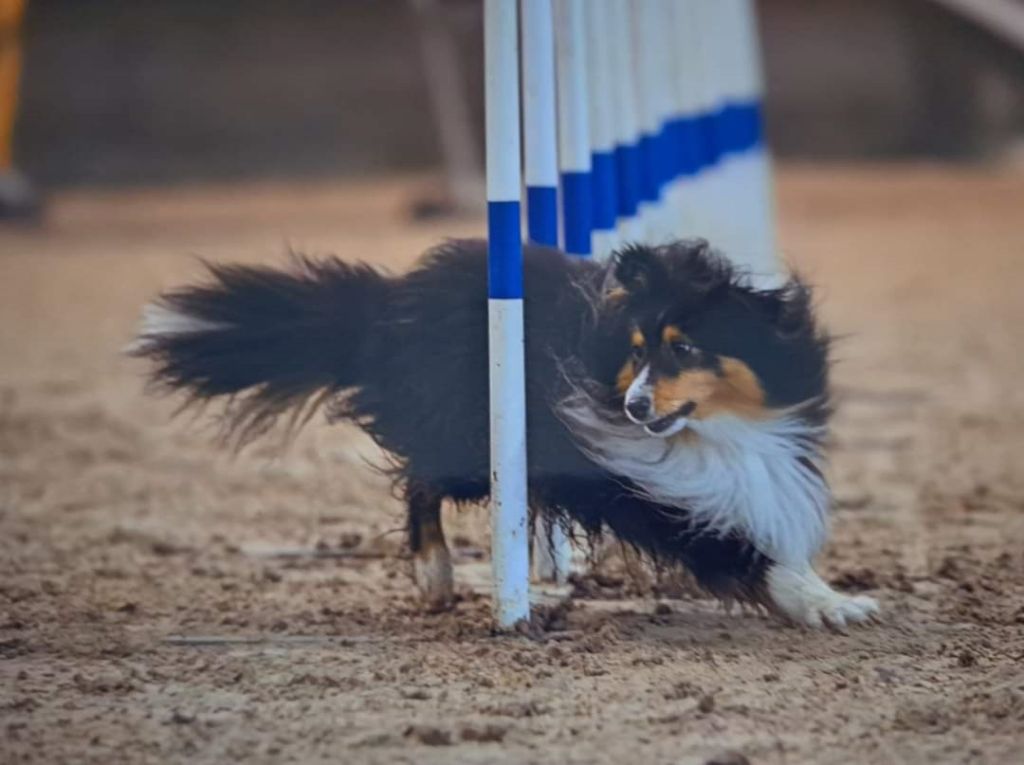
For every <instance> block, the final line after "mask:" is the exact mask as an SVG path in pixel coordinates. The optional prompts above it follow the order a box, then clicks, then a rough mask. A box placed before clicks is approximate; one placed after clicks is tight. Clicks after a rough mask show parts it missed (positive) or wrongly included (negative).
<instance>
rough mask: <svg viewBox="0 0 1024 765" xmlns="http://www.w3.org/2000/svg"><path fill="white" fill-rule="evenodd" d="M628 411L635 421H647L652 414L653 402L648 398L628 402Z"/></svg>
mask: <svg viewBox="0 0 1024 765" xmlns="http://www.w3.org/2000/svg"><path fill="white" fill-rule="evenodd" d="M626 411H627V412H629V416H630V417H632V418H633V419H635V420H646V419H647V418H648V417H649V416H650V414H651V400H650V399H649V398H647V397H640V398H634V399H632V400H631V401H627V402H626Z"/></svg>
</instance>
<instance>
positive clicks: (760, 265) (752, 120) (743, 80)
mask: <svg viewBox="0 0 1024 765" xmlns="http://www.w3.org/2000/svg"><path fill="white" fill-rule="evenodd" d="M733 2H735V5H736V8H735V14H736V29H737V37H738V40H739V45H738V46H737V49H738V51H739V54H740V60H739V62H738V64H737V98H738V107H739V109H740V114H741V118H742V120H743V123H742V124H743V135H744V137H745V143H744V147H743V153H742V154H741V155H740V158H739V162H740V171H739V175H740V178H741V180H740V182H741V183H742V184H744V185H745V186H746V188H748V189H749V190H750V191H749V194H750V196H751V202H750V215H751V219H752V221H753V231H752V234H751V242H750V246H749V250H750V261H751V262H750V267H751V271H752V273H753V274H754V276H755V278H756V279H757V280H758V281H759V282H761V283H762V284H764V285H765V286H771V285H773V284H775V283H777V282H778V281H779V279H780V277H781V262H780V258H779V251H778V239H777V234H776V230H775V190H774V184H773V180H772V166H771V155H770V153H769V151H768V147H767V145H766V144H765V140H764V125H763V103H764V75H763V72H762V63H761V60H762V55H761V45H760V35H759V31H758V27H757V10H756V7H755V5H754V1H753V0H733Z"/></svg>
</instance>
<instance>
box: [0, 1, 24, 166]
mask: <svg viewBox="0 0 1024 765" xmlns="http://www.w3.org/2000/svg"><path fill="white" fill-rule="evenodd" d="M24 13H25V0H0V172H3V171H4V170H8V169H10V167H11V165H12V162H13V156H12V144H13V141H14V117H15V114H16V113H17V110H18V80H19V79H20V76H21V38H20V29H21V19H22V16H24Z"/></svg>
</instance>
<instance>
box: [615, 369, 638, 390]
mask: <svg viewBox="0 0 1024 765" xmlns="http://www.w3.org/2000/svg"><path fill="white" fill-rule="evenodd" d="M635 379H636V369H635V368H634V366H633V362H632V361H627V362H626V363H625V364H623V365H622V369H620V370H619V375H618V377H616V378H615V390H617V391H618V392H619V393H620V394H621V395H625V394H626V391H627V390H629V386H630V385H632V384H633V380H635Z"/></svg>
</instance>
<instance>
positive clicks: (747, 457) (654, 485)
mask: <svg viewBox="0 0 1024 765" xmlns="http://www.w3.org/2000/svg"><path fill="white" fill-rule="evenodd" d="M561 414H562V416H563V418H564V420H565V422H566V423H567V425H568V426H569V427H570V429H571V430H572V431H573V432H574V434H575V435H576V437H577V438H578V439H579V441H580V443H581V446H582V447H583V448H584V449H585V450H586V451H587V452H588V453H589V454H590V456H591V457H592V458H593V459H594V460H595V461H596V462H597V463H598V464H600V465H602V466H603V467H604V468H606V469H607V470H609V471H611V472H612V473H615V474H616V475H621V476H624V477H627V478H629V479H630V480H631V481H633V482H634V483H635V484H637V485H638V486H639V487H641V489H642V491H643V493H644V494H645V495H647V496H649V497H650V498H651V499H652V500H654V501H656V502H659V503H661V504H665V505H669V506H673V507H680V508H685V509H687V510H689V511H690V512H691V513H692V515H693V518H694V520H695V521H696V522H697V523H698V524H701V525H703V526H704V527H706V528H707V529H708V530H709V531H713V532H718V533H727V532H730V531H738V532H740V533H742V534H744V535H745V536H747V537H749V539H750V540H751V542H752V543H753V544H754V546H755V547H757V549H758V550H760V551H761V552H762V553H764V554H766V555H768V556H769V557H771V558H772V559H774V560H776V561H778V562H780V563H786V564H792V565H802V564H805V563H807V562H808V561H810V560H811V558H812V557H813V556H814V554H815V553H816V552H817V551H818V549H819V548H820V547H821V545H822V544H823V542H824V541H825V537H826V534H827V530H828V503H829V489H828V485H827V483H826V482H825V480H824V478H822V476H821V474H820V473H819V472H817V470H812V469H810V468H808V467H807V465H806V464H804V463H805V462H808V461H809V462H810V463H811V464H813V465H815V466H816V467H817V466H819V464H820V462H821V455H820V452H819V448H818V445H817V444H818V441H819V439H820V436H821V435H822V434H821V432H820V430H819V429H817V428H815V427H814V426H812V425H809V424H808V423H806V422H805V421H803V420H802V419H801V418H800V417H798V416H796V415H793V414H781V415H779V416H778V417H776V418H773V419H768V420H761V421H750V420H744V419H741V418H738V417H733V416H717V417H713V418H710V419H707V420H690V422H689V425H688V427H687V430H685V431H683V433H681V434H679V435H676V436H673V437H671V438H667V439H666V438H656V437H652V436H650V435H648V434H647V433H645V432H644V431H643V429H642V427H640V426H638V425H634V424H632V423H629V422H626V421H615V422H609V421H608V420H607V419H605V418H603V417H601V416H600V415H598V414H597V413H596V412H595V411H594V409H593V408H592V405H591V403H590V401H587V400H581V399H574V400H571V401H568V402H566V403H565V404H564V405H563V406H562V408H561Z"/></svg>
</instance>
